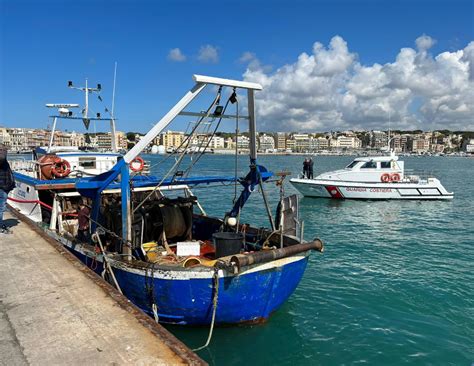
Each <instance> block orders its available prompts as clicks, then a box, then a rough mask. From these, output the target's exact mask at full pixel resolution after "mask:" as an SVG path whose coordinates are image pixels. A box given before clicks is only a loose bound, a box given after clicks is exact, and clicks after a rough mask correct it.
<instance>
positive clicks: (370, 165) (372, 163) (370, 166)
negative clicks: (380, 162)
mask: <svg viewBox="0 0 474 366" xmlns="http://www.w3.org/2000/svg"><path fill="white" fill-rule="evenodd" d="M360 168H361V169H376V168H377V163H376V162H375V161H368V162H367V163H365V164H364V165H362V166H361V167H360Z"/></svg>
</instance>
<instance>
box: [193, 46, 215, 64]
mask: <svg viewBox="0 0 474 366" xmlns="http://www.w3.org/2000/svg"><path fill="white" fill-rule="evenodd" d="M198 60H199V61H201V62H206V63H214V64H215V63H217V62H219V52H218V49H217V47H214V46H211V45H210V44H207V45H205V46H201V48H200V49H199V54H198Z"/></svg>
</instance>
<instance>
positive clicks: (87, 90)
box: [67, 78, 102, 122]
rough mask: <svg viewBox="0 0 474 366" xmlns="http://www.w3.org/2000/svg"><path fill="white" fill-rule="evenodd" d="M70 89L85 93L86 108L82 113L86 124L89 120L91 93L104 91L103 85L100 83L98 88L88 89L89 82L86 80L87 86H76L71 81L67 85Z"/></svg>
mask: <svg viewBox="0 0 474 366" xmlns="http://www.w3.org/2000/svg"><path fill="white" fill-rule="evenodd" d="M67 86H68V88H71V89H76V90H81V91H83V92H84V93H85V106H84V109H83V111H82V118H83V120H84V122H86V121H87V120H88V119H89V93H94V92H96V93H100V91H101V90H102V85H101V84H100V83H99V84H97V87H96V88H89V87H88V80H87V78H86V86H85V87H84V86H74V84H73V82H72V81H71V80H69V81H68V83H67Z"/></svg>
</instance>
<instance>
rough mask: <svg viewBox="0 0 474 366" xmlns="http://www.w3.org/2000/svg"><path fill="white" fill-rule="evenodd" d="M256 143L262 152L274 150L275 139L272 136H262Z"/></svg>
mask: <svg viewBox="0 0 474 366" xmlns="http://www.w3.org/2000/svg"><path fill="white" fill-rule="evenodd" d="M258 143H259V148H260V150H262V151H267V150H274V149H275V139H274V137H273V136H270V135H266V134H263V135H261V136H260V137H259V138H258Z"/></svg>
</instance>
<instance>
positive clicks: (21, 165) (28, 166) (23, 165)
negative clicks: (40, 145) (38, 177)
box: [8, 158, 37, 173]
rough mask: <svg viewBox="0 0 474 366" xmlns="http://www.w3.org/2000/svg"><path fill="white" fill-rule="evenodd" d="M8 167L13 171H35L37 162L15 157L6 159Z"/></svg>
mask: <svg viewBox="0 0 474 366" xmlns="http://www.w3.org/2000/svg"><path fill="white" fill-rule="evenodd" d="M8 162H9V164H10V167H11V169H12V170H13V171H15V172H25V173H36V172H37V163H36V161H33V160H28V159H25V158H15V159H9V160H8Z"/></svg>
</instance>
